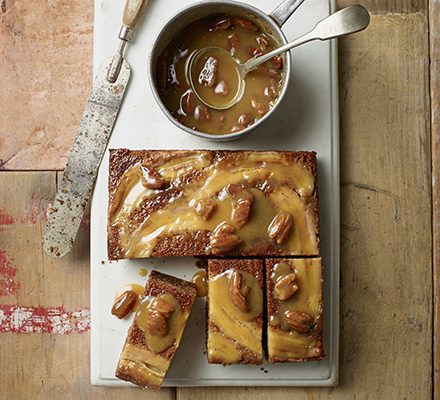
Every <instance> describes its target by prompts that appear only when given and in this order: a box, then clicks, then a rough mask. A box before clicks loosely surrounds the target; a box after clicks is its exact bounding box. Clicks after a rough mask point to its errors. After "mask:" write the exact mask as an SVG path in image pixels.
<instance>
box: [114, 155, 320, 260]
mask: <svg viewBox="0 0 440 400" xmlns="http://www.w3.org/2000/svg"><path fill="white" fill-rule="evenodd" d="M179 154H180V152H173V155H174V156H173V157H169V158H168V157H167V158H166V159H162V160H161V161H158V162H151V163H150V162H147V161H146V162H142V161H140V162H136V163H135V165H133V166H131V167H130V168H128V169H127V170H126V171H125V172H124V173H123V175H122V177H121V178H120V179H119V181H118V185H117V187H116V188H115V190H114V193H113V199H112V201H111V204H110V209H109V224H110V226H111V232H117V239H118V247H119V251H120V253H121V254H120V256H121V258H134V257H150V256H151V255H154V250H155V246H156V244H157V241H158V239H160V238H164V237H172V236H176V235H183V234H186V233H193V234H196V233H197V232H207V233H208V242H207V243H206V247H205V249H204V250H203V252H202V253H201V254H196V253H195V252H194V253H192V254H180V255H209V254H211V255H220V256H221V255H227V254H241V253H243V254H247V255H265V254H266V251H267V249H268V248H271V249H272V253H271V254H274V252H275V253H279V254H280V255H298V254H304V255H315V254H318V237H317V203H314V202H316V201H317V200H315V199H316V198H315V197H314V196H315V193H316V188H315V180H316V176H315V175H314V173H313V172H312V169H311V168H310V167H309V166H308V165H303V164H301V163H300V162H295V161H293V160H292V158H290V157H289V156H288V155H286V154H289V153H278V152H218V153H217V152H210V151H197V152H188V151H187V152H185V151H183V152H182V156H181V157H179ZM291 154H295V153H291Z"/></svg>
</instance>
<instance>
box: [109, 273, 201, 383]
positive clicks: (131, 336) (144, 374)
mask: <svg viewBox="0 0 440 400" xmlns="http://www.w3.org/2000/svg"><path fill="white" fill-rule="evenodd" d="M196 294H197V291H196V288H195V285H194V284H193V283H190V282H186V281H184V280H182V279H178V278H175V277H173V276H169V275H165V274H162V273H160V272H157V271H152V272H151V274H150V277H149V280H148V282H147V285H146V287H145V294H144V298H143V300H142V302H141V304H140V306H139V309H138V311H137V312H136V314H135V316H134V319H133V323H132V325H131V327H130V328H129V330H128V334H127V339H126V341H125V345H124V348H123V350H122V354H121V356H120V358H119V362H118V366H117V368H116V377H117V378H119V379H122V380H124V381H130V382H132V383H134V384H135V385H139V386H142V387H146V388H150V389H160V386H161V385H162V381H163V379H164V377H165V375H166V373H167V370H168V368H169V366H170V363H171V361H172V359H173V356H174V353H175V352H176V350H177V347H178V346H179V343H180V339H181V337H182V334H183V330H184V328H185V325H186V321H187V319H188V316H189V314H190V312H191V309H192V306H193V303H194V299H195V297H196Z"/></svg>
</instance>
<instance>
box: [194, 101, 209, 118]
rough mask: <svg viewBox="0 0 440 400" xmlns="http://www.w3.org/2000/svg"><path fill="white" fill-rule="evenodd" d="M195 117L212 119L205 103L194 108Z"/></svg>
mask: <svg viewBox="0 0 440 400" xmlns="http://www.w3.org/2000/svg"><path fill="white" fill-rule="evenodd" d="M194 118H195V119H196V120H197V121H211V113H210V112H209V110H208V107H206V106H205V105H204V104H202V105H201V106H197V107H196V108H195V110H194Z"/></svg>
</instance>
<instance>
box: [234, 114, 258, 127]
mask: <svg viewBox="0 0 440 400" xmlns="http://www.w3.org/2000/svg"><path fill="white" fill-rule="evenodd" d="M237 122H238V124H239V125H242V126H244V127H248V126H249V125H252V124H253V123H254V122H255V118H254V117H253V116H252V114H250V113H245V114H241V115H240V116H239V117H238V120H237Z"/></svg>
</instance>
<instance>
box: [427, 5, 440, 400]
mask: <svg viewBox="0 0 440 400" xmlns="http://www.w3.org/2000/svg"><path fill="white" fill-rule="evenodd" d="M439 21H440V1H439V0H431V1H430V4H429V22H430V24H429V39H430V45H431V48H430V55H431V135H432V231H433V250H434V251H433V263H434V279H433V282H434V399H435V400H440V26H439Z"/></svg>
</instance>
